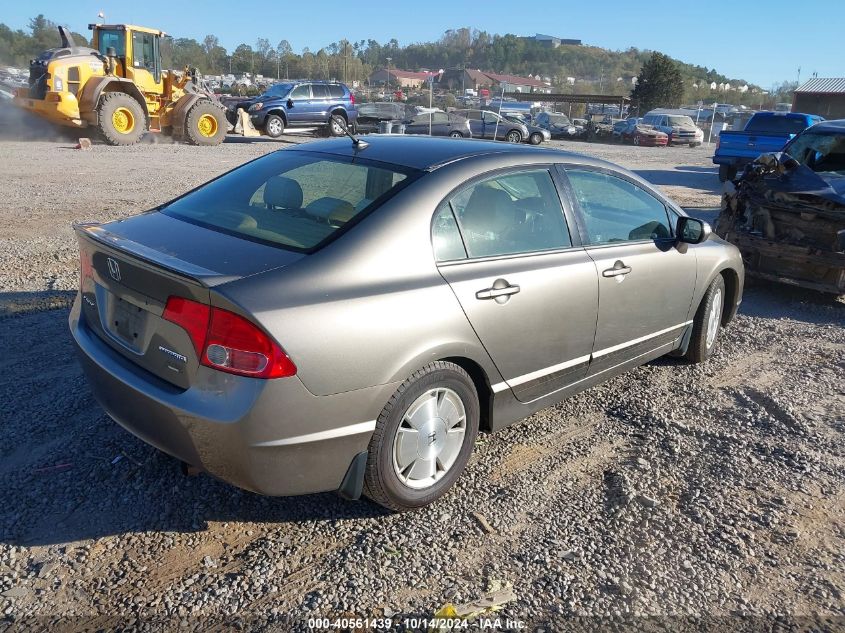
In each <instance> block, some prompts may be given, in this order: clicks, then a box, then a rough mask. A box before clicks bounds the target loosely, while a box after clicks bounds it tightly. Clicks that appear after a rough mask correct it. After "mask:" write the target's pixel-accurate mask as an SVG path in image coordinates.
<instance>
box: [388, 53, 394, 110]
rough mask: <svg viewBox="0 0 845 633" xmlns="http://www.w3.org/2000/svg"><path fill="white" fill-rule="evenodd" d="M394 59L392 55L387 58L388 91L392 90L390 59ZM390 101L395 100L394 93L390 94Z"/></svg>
mask: <svg viewBox="0 0 845 633" xmlns="http://www.w3.org/2000/svg"><path fill="white" fill-rule="evenodd" d="M391 59H393V58H392V57H388V58H387V92H390V60H391ZM390 101H393V95H390Z"/></svg>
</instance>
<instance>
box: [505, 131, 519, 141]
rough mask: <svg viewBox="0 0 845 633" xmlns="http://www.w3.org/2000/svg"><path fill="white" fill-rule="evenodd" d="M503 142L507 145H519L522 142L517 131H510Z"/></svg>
mask: <svg viewBox="0 0 845 633" xmlns="http://www.w3.org/2000/svg"><path fill="white" fill-rule="evenodd" d="M505 140H506V141H507V142H508V143H521V142H522V134H520V133H519V131H518V130H511V131H510V132H508V133H507V135H506V136H505Z"/></svg>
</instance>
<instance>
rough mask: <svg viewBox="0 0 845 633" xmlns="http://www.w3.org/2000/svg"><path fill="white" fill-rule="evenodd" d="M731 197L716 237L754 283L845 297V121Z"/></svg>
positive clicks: (754, 166)
mask: <svg viewBox="0 0 845 633" xmlns="http://www.w3.org/2000/svg"><path fill="white" fill-rule="evenodd" d="M727 189H728V191H727V193H726V194H725V196H724V199H723V204H722V212H721V214H720V215H719V218H718V220H717V222H716V230H717V232H718V233H719V235H721V236H723V237H724V238H725V239H727V240H728V241H730V242H732V243H734V244H736V245H737V246H738V247H739V250H740V251H741V252H742V256H743V258H744V259H745V262H746V266H747V268H748V274H749V275H753V276H755V277H762V278H763V279H767V280H770V281H777V282H781V283H787V284H790V285H793V286H802V287H804V288H809V289H812V290H818V291H821V292H827V293H832V294H834V295H845V120H841V121H827V122H821V123H817V124H815V125H813V126H812V127H808V128H806V129H805V130H804V131H802V132H800V133H799V134H798V135H797V136H796V137H795V138H793V139H792V140H791V141H789V143H787V145H786V147H784V148H783V152H782V153H780V152H779V153H772V154H763V155H762V156H759V157H758V158H756V159H755V160H754V161H752V162H751V163H749V164H748V165H747V166H746V167H745V169H744V171H743V173H742V175H741V176H740V177H739V179H737V180H736V186H735V187H734V184H733V183H728V185H727Z"/></svg>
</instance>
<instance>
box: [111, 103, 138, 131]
mask: <svg viewBox="0 0 845 633" xmlns="http://www.w3.org/2000/svg"><path fill="white" fill-rule="evenodd" d="M111 122H112V126H113V127H114V129H115V130H117V131H118V132H120V133H121V134H129V133H130V132H131V131H132V130H133V129H135V117H134V116H132V112H131V110H129V109H128V108H117V109H116V110H115V111H114V112H113V113H112V115H111Z"/></svg>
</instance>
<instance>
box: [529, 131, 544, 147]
mask: <svg viewBox="0 0 845 633" xmlns="http://www.w3.org/2000/svg"><path fill="white" fill-rule="evenodd" d="M528 142H529V143H531V144H532V145H539V144H540V143H542V142H543V135H542V134H540V133H539V132H534V134H532V135H531V136H529V137H528Z"/></svg>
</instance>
